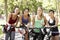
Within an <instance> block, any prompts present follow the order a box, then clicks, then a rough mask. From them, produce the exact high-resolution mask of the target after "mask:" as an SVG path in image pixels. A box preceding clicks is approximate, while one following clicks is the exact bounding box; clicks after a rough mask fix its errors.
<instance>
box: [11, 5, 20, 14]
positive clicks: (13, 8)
mask: <svg viewBox="0 0 60 40" xmlns="http://www.w3.org/2000/svg"><path fill="white" fill-rule="evenodd" d="M16 8H19V7H18V6H15V7H14V8H13V11H12V12H11V13H15V11H14V10H15V9H16ZM18 14H20V12H19V13H18Z"/></svg>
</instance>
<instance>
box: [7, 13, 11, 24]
mask: <svg viewBox="0 0 60 40" xmlns="http://www.w3.org/2000/svg"><path fill="white" fill-rule="evenodd" d="M10 17H11V13H9V14H8V18H7V24H9V23H8V22H9V20H10Z"/></svg>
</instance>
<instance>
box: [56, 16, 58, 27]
mask: <svg viewBox="0 0 60 40" xmlns="http://www.w3.org/2000/svg"><path fill="white" fill-rule="evenodd" d="M55 21H56V22H55V25H56V26H58V18H57V17H56V18H55Z"/></svg>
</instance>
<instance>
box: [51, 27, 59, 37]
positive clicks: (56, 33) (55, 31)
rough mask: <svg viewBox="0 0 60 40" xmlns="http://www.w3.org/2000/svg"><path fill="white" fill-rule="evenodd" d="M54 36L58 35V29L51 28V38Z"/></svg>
mask: <svg viewBox="0 0 60 40" xmlns="http://www.w3.org/2000/svg"><path fill="white" fill-rule="evenodd" d="M56 35H59V30H58V27H54V28H52V36H56Z"/></svg>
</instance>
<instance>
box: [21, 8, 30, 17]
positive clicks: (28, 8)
mask: <svg viewBox="0 0 60 40" xmlns="http://www.w3.org/2000/svg"><path fill="white" fill-rule="evenodd" d="M25 10H28V12H29V8H25V9H24V10H23V11H22V14H24V11H25ZM28 17H30V14H28Z"/></svg>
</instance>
